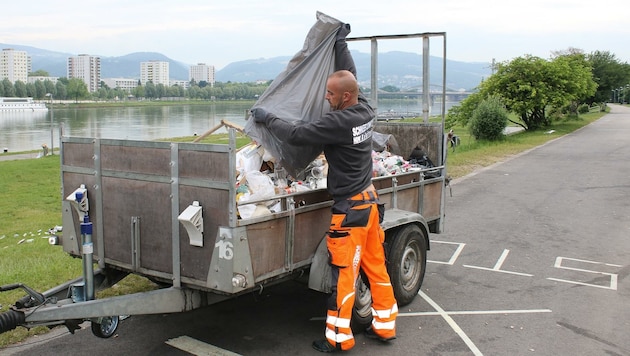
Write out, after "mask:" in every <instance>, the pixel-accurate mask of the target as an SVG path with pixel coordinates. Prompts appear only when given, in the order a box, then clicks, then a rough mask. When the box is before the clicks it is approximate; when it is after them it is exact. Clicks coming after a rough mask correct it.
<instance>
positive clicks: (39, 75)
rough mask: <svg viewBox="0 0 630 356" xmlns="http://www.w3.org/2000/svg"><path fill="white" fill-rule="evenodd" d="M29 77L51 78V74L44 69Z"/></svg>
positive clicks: (30, 74)
mask: <svg viewBox="0 0 630 356" xmlns="http://www.w3.org/2000/svg"><path fill="white" fill-rule="evenodd" d="M28 76H29V77H48V76H50V74H48V72H47V71H45V70H43V69H38V70H36V71H34V72H33V73H29V74H28Z"/></svg>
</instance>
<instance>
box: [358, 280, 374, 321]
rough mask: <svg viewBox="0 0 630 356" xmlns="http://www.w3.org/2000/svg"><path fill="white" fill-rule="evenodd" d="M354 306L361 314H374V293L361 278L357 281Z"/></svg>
mask: <svg viewBox="0 0 630 356" xmlns="http://www.w3.org/2000/svg"><path fill="white" fill-rule="evenodd" d="M354 306H355V309H356V312H357V314H358V315H359V316H361V317H367V316H369V315H372V293H371V292H370V289H369V288H368V287H367V285H365V283H363V281H361V280H359V281H358V282H357V288H356V294H355V301H354Z"/></svg>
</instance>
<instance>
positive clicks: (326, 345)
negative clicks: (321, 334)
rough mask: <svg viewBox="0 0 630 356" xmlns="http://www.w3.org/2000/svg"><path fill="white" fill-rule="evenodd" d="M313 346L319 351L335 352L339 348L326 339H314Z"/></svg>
mask: <svg viewBox="0 0 630 356" xmlns="http://www.w3.org/2000/svg"><path fill="white" fill-rule="evenodd" d="M313 348H314V349H315V350H317V351H319V352H335V351H337V349H336V348H335V347H334V346H333V345H331V344H330V342H328V340H326V339H322V340H315V341H313Z"/></svg>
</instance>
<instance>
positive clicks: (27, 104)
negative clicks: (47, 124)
mask: <svg viewBox="0 0 630 356" xmlns="http://www.w3.org/2000/svg"><path fill="white" fill-rule="evenodd" d="M47 110H48V107H46V104H44V103H41V102H36V101H35V100H33V98H7V97H0V112H10V111H47Z"/></svg>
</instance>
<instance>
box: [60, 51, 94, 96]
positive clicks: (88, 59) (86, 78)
mask: <svg viewBox="0 0 630 356" xmlns="http://www.w3.org/2000/svg"><path fill="white" fill-rule="evenodd" d="M72 78H79V79H81V80H83V82H85V85H87V88H88V91H89V92H90V93H94V92H96V91H98V89H99V88H100V87H101V58H100V57H96V56H90V55H87V54H80V55H78V56H73V57H68V79H72Z"/></svg>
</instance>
